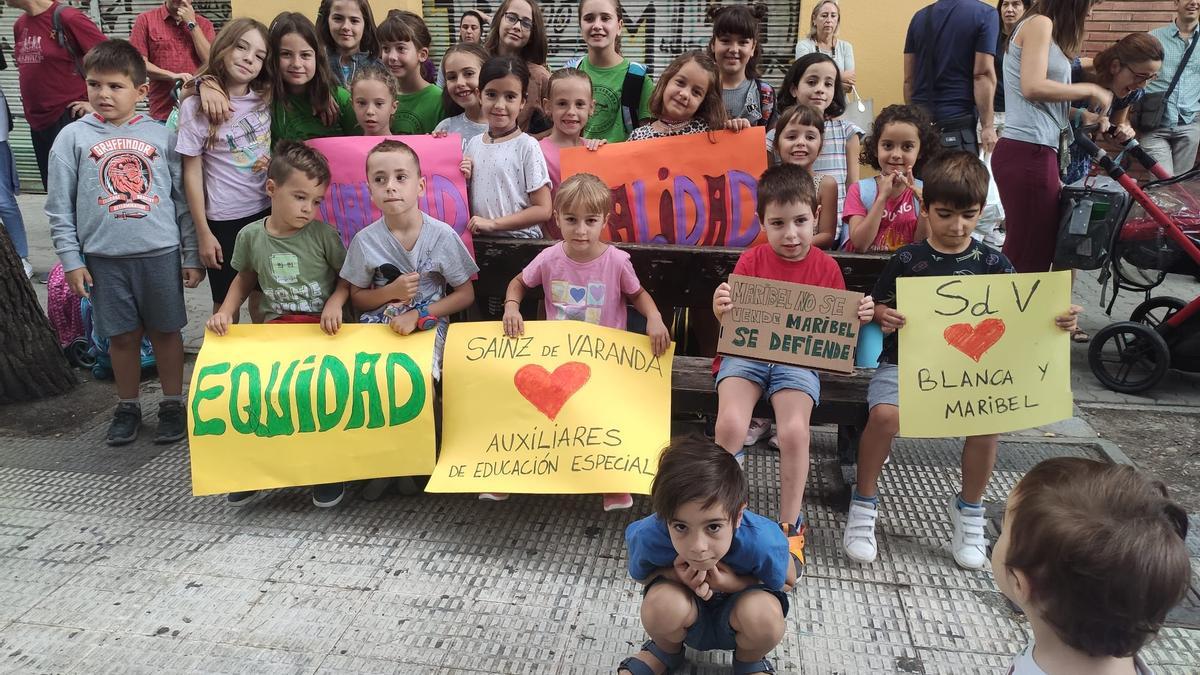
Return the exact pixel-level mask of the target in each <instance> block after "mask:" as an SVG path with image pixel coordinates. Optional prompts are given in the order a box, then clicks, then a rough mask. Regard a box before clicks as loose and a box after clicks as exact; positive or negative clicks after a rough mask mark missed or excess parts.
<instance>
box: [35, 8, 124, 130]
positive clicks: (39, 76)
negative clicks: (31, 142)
mask: <svg viewBox="0 0 1200 675" xmlns="http://www.w3.org/2000/svg"><path fill="white" fill-rule="evenodd" d="M56 7H58V3H57V2H53V3H51V4H50V7H48V8H47V9H46V11H44V12H42V13H41V14H36V15H33V14H28V13H23V14H21V16H20V17H18V18H17V22H16V23H15V24H13V37H14V38H15V41H14V42H13V59H14V60H15V61H16V62H17V72H18V81H19V82H20V86H21V103H22V105H23V106H24V107H25V119H26V121H27V122H29V128H30V129H35V130H39V129H46V128H49V127H52V126H54V123H55V122H57V121H58V119H59V118H60V117H62V114H63V112H64V111H65V110H66V109H67V106H68V105H70V104H71V103H73V102H75V101H86V100H87V84H85V83H84V81H83V78H82V77H80V75H79V73H78V72H76V70H75V60H74V59H73V58H71V53H70V52H68V51H67V50H65V49H63V48H62V47H60V46H59V45H58V41H57V40H56V39H55V38H54V35H53V34H52V33H53V27H54V9H55V8H56ZM59 20H60V21H61V22H62V25H63V30H65V31H66V33H67V35H66V38H67V39H68V40H71V41H72V42H74V43H75V44H76V45H77V46H78V48H79V49H78V52H79V59H80V61H81V62H82V61H83V55H84V54H87V53H88V50H89V49H91V48H92V47H95V46H96V45H97V44H99V43H101V42H103V41H104V40H105V39H106V38H105V37H104V33H102V32H100V29H99V28H97V27H96V24H94V23H92V20H91V19H89V18H88V17H87V15H86V14H84V13H83V12H81V11H79V10H78V9H75V8H74V7H65V8H64V9H63V12H62V14H61V15H59Z"/></svg>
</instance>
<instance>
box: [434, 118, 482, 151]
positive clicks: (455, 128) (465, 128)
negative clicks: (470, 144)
mask: <svg viewBox="0 0 1200 675" xmlns="http://www.w3.org/2000/svg"><path fill="white" fill-rule="evenodd" d="M433 130H434V131H444V132H446V133H448V134H458V135H459V136H462V144H463V147H464V148H465V147H467V141H469V140H471V139H472V138H475V137H476V136H478V135H480V134H482V133H483V132H485V131H487V130H488V125H486V124H480V123H479V122H472V121H471V120H470V119H468V118H467V114H466V113H462V114H461V115H455V116H454V117H447V118H446V119H444V120H442V121H441V122H438V125H437V126H436V127H434V128H433Z"/></svg>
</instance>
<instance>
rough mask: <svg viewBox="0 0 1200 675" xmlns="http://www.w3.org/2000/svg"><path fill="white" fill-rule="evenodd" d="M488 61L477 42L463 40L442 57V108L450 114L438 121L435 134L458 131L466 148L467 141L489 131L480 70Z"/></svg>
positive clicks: (456, 132)
mask: <svg viewBox="0 0 1200 675" xmlns="http://www.w3.org/2000/svg"><path fill="white" fill-rule="evenodd" d="M487 60H488V53H487V51H486V50H485V49H484V48H483V47H482V46H481V45H479V44H478V43H475V42H460V43H458V44H456V45H452V46H451V47H450V48H449V49H447V50H446V53H445V55H443V56H442V73H443V74H444V76H445V78H446V88H445V89H444V90H443V91H442V109H443V110H444V111H445V114H446V116H447V117H446V119H444V120H442V121H441V122H438V125H437V127H436V128H434V130H433V133H434V134H435V135H439V134H458V135H459V136H461V137H462V142H463V147H466V145H467V141H469V140H471V139H472V138H475V137H476V136H478V135H480V134H482V133H483V132H485V131H487V129H488V125H487V115H485V114H484V113H483V104H482V102H481V101H480V100H479V73H480V71H481V70H483V64H484V62H486V61H487Z"/></svg>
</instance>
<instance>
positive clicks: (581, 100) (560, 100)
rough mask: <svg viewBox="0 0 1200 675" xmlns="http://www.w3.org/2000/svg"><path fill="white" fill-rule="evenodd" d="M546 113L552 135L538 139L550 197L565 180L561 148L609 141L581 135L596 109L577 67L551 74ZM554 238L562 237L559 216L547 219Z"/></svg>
mask: <svg viewBox="0 0 1200 675" xmlns="http://www.w3.org/2000/svg"><path fill="white" fill-rule="evenodd" d="M542 106H543V107H544V108H545V109H546V115H547V116H548V117H549V118H550V121H551V122H553V123H554V128H553V129H551V130H550V135H549V136H546V137H545V138H543V139H542V140H540V141H538V145H540V146H541V147H542V156H543V157H545V158H546V170H547V171H548V172H549V173H550V198H551V199H554V194H555V193H556V192H557V191H558V184H559V183H561V182H562V159H561V157H560V151H561V150H562V149H563V148H576V147H580V146H583V147H586V148H587V149H588V150H595V149H597V148H599V147H600V146H602V145H604V144H606V143H608V141H606V140H604V139H599V140H596V139H587V140H584V139H583V138H582V137H581V134H582V133H583V130H584V128H585V127H587V123H588V119H589V118H590V117H591V115H592V112H593V111H595V109H596V101H595V100H594V99H593V98H592V81H591V79H590V78H588V76H587V75H586V74H584V72H583V71H582V70H579V69H578V68H562V69H560V70H556V71H554V74H553V75H551V76H550V84H549V85H548V86H547V88H546V98H544V99H542ZM544 234H547V235H548V236H549V237H550V238H551V239H562V234H561V232H560V231H559V229H558V221H557V219H556V218H555V217H554V216H553V215H551V216H550V219H549V220H547V221H546V225H545V232H544Z"/></svg>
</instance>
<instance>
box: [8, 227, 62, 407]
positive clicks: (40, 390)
mask: <svg viewBox="0 0 1200 675" xmlns="http://www.w3.org/2000/svg"><path fill="white" fill-rule="evenodd" d="M76 384H78V381H77V380H76V379H75V371H73V370H72V369H71V366H70V365H69V364H68V363H67V358H66V356H64V355H63V352H62V348H60V347H59V346H58V339H57V338H56V337H55V334H54V329H53V328H51V327H50V321H49V319H47V318H46V313H45V312H43V311H42V307H41V305H39V304H38V299H37V295H36V294H34V292H33V286H31V285H30V283H29V279H27V278H25V270H24V269H22V267H21V259H20V258H18V257H17V252H16V250H15V249H14V248H13V244H12V239H10V238H9V236H8V230H6V229H4V228H3V227H0V403H16V402H19V401H32V400H35V399H39V398H45V397H47V396H57V395H58V394H63V393H66V392H68V391H70V390H71V388H73V387H74V386H75V385H76Z"/></svg>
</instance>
